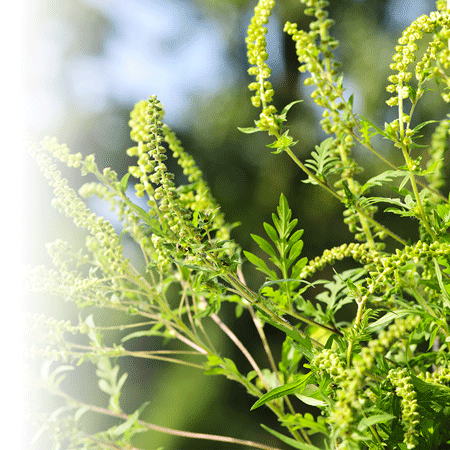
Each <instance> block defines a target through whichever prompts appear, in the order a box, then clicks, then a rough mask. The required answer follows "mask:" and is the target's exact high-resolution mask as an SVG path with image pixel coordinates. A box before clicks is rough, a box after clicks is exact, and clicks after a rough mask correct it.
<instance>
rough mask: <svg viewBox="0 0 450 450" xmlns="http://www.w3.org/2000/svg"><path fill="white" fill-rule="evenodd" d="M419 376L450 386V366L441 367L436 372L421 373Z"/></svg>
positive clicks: (424, 379) (422, 378)
mask: <svg viewBox="0 0 450 450" xmlns="http://www.w3.org/2000/svg"><path fill="white" fill-rule="evenodd" d="M417 376H418V378H420V379H421V380H423V381H426V382H428V383H435V384H441V385H443V386H448V387H450V368H448V367H439V369H438V370H437V371H435V372H431V373H430V372H425V374H423V373H420V374H418V375H417Z"/></svg>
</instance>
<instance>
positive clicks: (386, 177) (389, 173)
mask: <svg viewBox="0 0 450 450" xmlns="http://www.w3.org/2000/svg"><path fill="white" fill-rule="evenodd" d="M405 175H407V176H408V177H409V175H408V174H405V172H404V171H403V170H386V172H382V173H380V174H378V175H376V176H374V177H372V178H370V179H369V180H367V182H366V183H364V184H363V186H361V189H360V192H359V195H362V194H363V193H364V192H365V191H367V190H368V189H370V188H371V187H372V186H382V185H383V184H384V183H385V182H388V181H392V178H394V177H400V176H405Z"/></svg>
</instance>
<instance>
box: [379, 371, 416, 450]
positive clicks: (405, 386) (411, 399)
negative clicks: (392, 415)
mask: <svg viewBox="0 0 450 450" xmlns="http://www.w3.org/2000/svg"><path fill="white" fill-rule="evenodd" d="M387 378H388V380H389V381H390V382H391V384H392V385H393V386H394V387H395V393H396V394H397V395H398V396H399V397H401V399H402V416H401V417H402V418H401V420H402V424H403V428H404V430H405V435H404V438H403V442H404V443H405V444H406V448H407V449H408V450H410V449H413V448H416V445H417V444H418V440H417V436H416V427H417V425H418V424H419V420H420V415H419V413H418V411H417V409H418V404H417V398H416V397H417V394H416V392H415V390H414V386H413V384H412V382H411V377H410V376H409V374H408V370H407V369H391V370H390V371H389V373H388V375H387Z"/></svg>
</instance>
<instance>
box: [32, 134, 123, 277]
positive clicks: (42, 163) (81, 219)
mask: <svg viewBox="0 0 450 450" xmlns="http://www.w3.org/2000/svg"><path fill="white" fill-rule="evenodd" d="M31 152H32V154H33V155H34V156H35V158H36V159H37V161H38V165H39V168H40V170H41V171H42V172H43V173H44V175H45V177H46V178H47V179H49V180H50V183H49V184H50V186H52V187H53V188H54V190H53V193H54V195H55V198H54V199H53V201H52V206H54V207H55V208H56V209H58V210H59V211H60V212H61V213H63V214H64V215H65V216H66V217H71V218H72V219H73V221H74V223H75V225H77V226H78V227H81V228H86V229H87V230H89V232H90V233H91V235H92V236H93V238H95V240H96V241H97V243H98V246H97V248H98V251H97V253H96V254H95V255H94V257H95V258H96V260H97V263H98V265H99V266H100V267H101V268H102V270H103V271H104V272H105V273H115V274H117V273H124V272H125V271H126V270H127V268H128V260H126V259H125V258H124V256H123V248H122V246H121V245H120V243H119V236H118V235H117V234H116V232H115V230H114V228H113V226H112V225H111V224H110V223H109V222H108V221H107V220H105V219H104V218H103V217H100V216H97V215H96V214H95V213H93V212H91V211H90V210H89V208H88V207H87V206H86V204H85V203H84V202H83V201H82V200H81V198H80V197H79V196H78V195H77V194H76V192H75V191H74V190H73V189H72V188H70V187H69V186H68V182H67V180H66V179H64V178H62V177H61V172H60V171H59V170H57V168H56V164H54V163H53V162H54V161H53V159H52V157H51V156H49V155H48V153H50V154H51V155H60V156H61V155H63V156H67V151H66V150H65V146H64V145H63V146H61V145H59V144H58V142H57V141H56V139H49V138H46V139H45V140H44V141H42V142H41V145H40V147H37V146H35V147H33V148H32V149H31ZM77 158H78V157H77ZM88 158H89V157H88ZM88 158H86V160H88V163H87V164H88V165H91V164H94V163H93V160H92V158H91V159H88ZM77 160H78V159H77ZM80 161H81V159H80ZM80 161H79V162H80ZM80 164H81V162H80ZM104 177H105V178H106V179H107V180H110V181H113V182H114V181H115V180H116V177H117V175H116V174H115V172H114V171H112V170H107V169H105V171H104Z"/></svg>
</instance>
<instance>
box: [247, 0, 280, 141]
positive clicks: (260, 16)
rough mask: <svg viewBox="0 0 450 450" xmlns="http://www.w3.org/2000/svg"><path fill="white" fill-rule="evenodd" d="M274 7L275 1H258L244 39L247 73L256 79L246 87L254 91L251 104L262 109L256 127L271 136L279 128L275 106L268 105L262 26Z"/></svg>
mask: <svg viewBox="0 0 450 450" xmlns="http://www.w3.org/2000/svg"><path fill="white" fill-rule="evenodd" d="M274 6H275V0H259V2H258V4H257V5H256V7H255V14H254V16H253V17H252V19H251V21H250V25H249V27H248V30H247V37H246V38H245V42H246V43H247V57H248V62H249V63H250V65H251V66H253V67H250V69H248V73H249V74H250V75H253V76H255V78H256V81H254V82H253V83H250V84H249V86H248V88H249V89H250V90H251V91H255V95H253V96H252V99H251V100H252V104H253V106H255V107H256V108H259V107H261V106H262V108H263V110H262V112H261V114H260V116H259V121H257V122H256V125H257V127H258V128H259V129H261V130H263V131H269V132H271V130H273V133H272V134H276V132H277V131H280V126H279V124H278V123H277V121H276V120H275V117H274V114H275V113H276V112H277V109H276V108H275V106H273V105H270V103H271V102H272V98H273V95H274V91H273V89H272V84H271V83H270V81H267V79H268V78H269V77H270V73H271V70H270V68H269V66H268V65H267V63H266V60H267V57H268V55H267V52H266V38H265V34H266V33H267V28H265V27H264V24H266V23H268V22H269V16H270V14H271V11H272V9H273V7H274Z"/></svg>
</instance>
